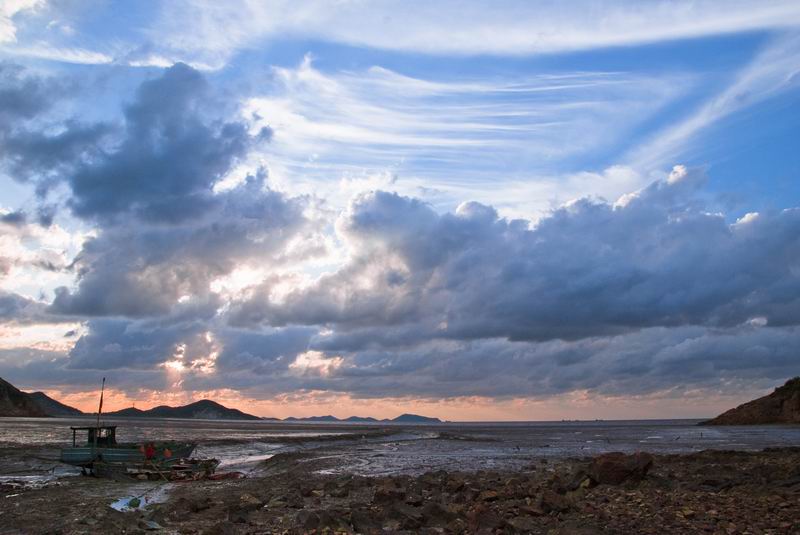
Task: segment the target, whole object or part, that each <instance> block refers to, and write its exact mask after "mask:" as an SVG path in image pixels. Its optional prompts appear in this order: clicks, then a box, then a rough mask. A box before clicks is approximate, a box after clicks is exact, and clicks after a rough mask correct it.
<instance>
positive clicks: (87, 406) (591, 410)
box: [44, 389, 761, 422]
mask: <svg viewBox="0 0 800 535" xmlns="http://www.w3.org/2000/svg"><path fill="white" fill-rule="evenodd" d="M44 392H45V393H46V394H47V395H48V396H50V397H52V398H53V399H56V400H58V401H60V402H62V403H65V404H67V405H70V406H72V407H75V408H77V409H79V410H81V411H83V412H86V413H89V414H92V413H96V412H97V405H98V401H99V392H97V391H83V392H64V391H60V390H44ZM758 395H761V393H759V392H753V393H741V395H737V396H730V395H706V396H704V395H703V394H702V393H701V392H697V393H695V394H692V395H691V396H684V397H669V396H668V395H664V394H661V395H650V396H636V397H626V398H622V397H609V396H598V395H592V394H589V393H587V392H572V393H569V394H562V395H559V396H553V397H550V398H547V399H531V398H515V399H506V400H497V399H492V398H485V397H461V398H451V399H444V400H432V399H412V398H373V399H362V398H353V397H351V396H349V395H346V394H331V393H325V392H310V393H302V394H287V395H282V396H277V397H274V398H271V399H254V398H249V397H246V396H243V395H242V394H241V393H239V392H236V391H234V390H229V389H223V390H210V391H195V392H189V391H177V392H167V393H165V392H159V391H144V390H143V391H140V392H139V395H138V396H136V397H131V396H129V395H128V394H127V393H125V392H122V391H119V390H114V389H108V390H106V392H105V396H104V402H103V412H113V411H117V410H120V409H124V408H129V407H132V406H135V407H136V408H139V409H142V410H147V409H151V408H153V407H156V406H159V405H171V406H180V405H186V404H188V403H192V402H194V401H199V400H201V399H211V400H213V401H216V402H218V403H220V404H222V405H224V406H225V407H229V408H235V409H239V410H241V411H243V412H246V413H249V414H253V415H255V416H261V417H273V418H286V417H289V416H295V417H300V418H303V417H309V416H323V415H328V414H330V415H333V416H336V417H337V418H347V417H348V416H362V417H365V416H371V417H373V418H377V419H383V418H389V419H391V418H394V417H396V416H399V415H400V414H403V413H413V414H419V415H423V416H430V417H436V418H440V419H442V420H448V421H456V422H458V421H461V422H468V421H560V420H595V419H604V420H627V419H631V420H634V419H635V420H640V419H660V418H665V419H667V418H707V417H712V416H715V415H716V414H719V413H721V412H724V411H725V410H727V409H729V408H731V407H733V406H736V405H738V404H739V403H741V402H742V401H746V400H749V399H752V398H753V397H757V396H758Z"/></svg>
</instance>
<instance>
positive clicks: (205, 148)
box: [68, 64, 263, 222]
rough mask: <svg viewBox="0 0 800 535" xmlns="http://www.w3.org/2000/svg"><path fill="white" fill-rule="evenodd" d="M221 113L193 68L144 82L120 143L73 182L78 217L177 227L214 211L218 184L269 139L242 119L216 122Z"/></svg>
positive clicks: (183, 67) (177, 69) (175, 69)
mask: <svg viewBox="0 0 800 535" xmlns="http://www.w3.org/2000/svg"><path fill="white" fill-rule="evenodd" d="M214 109H216V106H215V102H214V100H213V97H212V96H211V95H210V91H209V88H208V84H207V82H206V80H205V78H204V77H203V76H202V75H201V74H200V73H199V72H197V71H195V70H194V69H192V68H191V67H188V66H187V65H183V64H176V65H174V66H173V67H171V68H169V69H167V70H166V71H165V72H164V74H163V75H162V76H160V77H158V78H156V79H153V80H149V81H146V82H144V83H142V85H141V86H140V87H139V89H138V90H137V92H136V97H135V99H134V101H133V102H132V103H131V104H130V105H129V106H127V107H126V109H125V112H124V118H125V121H124V132H123V134H122V138H121V139H120V140H119V142H118V144H117V146H116V147H115V148H114V149H113V150H110V151H108V152H105V153H104V154H103V155H102V156H100V157H99V158H95V159H92V160H91V161H89V162H87V163H85V164H84V165H82V166H80V167H78V168H77V169H76V170H75V172H74V173H73V174H72V175H71V176H70V177H69V178H68V182H69V185H70V187H71V189H72V194H73V195H72V198H71V200H70V202H69V204H70V206H71V208H72V210H73V212H74V213H75V214H76V215H78V216H81V217H87V218H99V219H108V218H114V217H116V216H119V215H120V214H123V213H128V212H130V213H135V214H136V215H138V216H140V217H141V218H144V219H148V220H154V221H168V222H176V221H182V220H186V219H190V218H196V217H199V216H200V215H201V214H202V213H203V212H204V211H205V210H208V209H210V208H211V207H212V205H213V204H214V202H215V197H214V196H213V195H212V194H211V193H212V192H211V188H212V187H213V185H214V184H215V183H216V182H217V181H219V179H220V178H222V177H223V176H224V175H225V174H226V173H227V172H228V171H230V169H231V167H232V166H233V164H234V163H235V162H236V161H237V160H238V159H239V158H241V157H243V156H244V155H245V154H246V153H247V151H248V150H249V149H250V147H251V146H252V143H254V142H255V141H257V140H259V139H260V138H263V136H256V137H255V138H254V137H251V136H250V135H249V134H248V132H247V127H246V125H245V124H243V123H241V122H236V121H223V120H219V119H215V118H213V117H209V116H208V115H209V110H214Z"/></svg>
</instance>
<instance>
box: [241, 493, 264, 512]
mask: <svg viewBox="0 0 800 535" xmlns="http://www.w3.org/2000/svg"><path fill="white" fill-rule="evenodd" d="M239 503H240V504H241V506H242V508H244V509H248V510H254V509H258V508H259V507H261V500H259V499H258V498H256V497H255V496H253V495H252V494H247V493H245V494H242V495H241V496H239Z"/></svg>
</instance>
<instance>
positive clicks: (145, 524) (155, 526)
mask: <svg viewBox="0 0 800 535" xmlns="http://www.w3.org/2000/svg"><path fill="white" fill-rule="evenodd" d="M139 527H140V528H142V529H145V530H147V531H157V530H160V529H164V527H163V526H161V525H160V524H159V523H158V522H153V521H152V520H140V521H139Z"/></svg>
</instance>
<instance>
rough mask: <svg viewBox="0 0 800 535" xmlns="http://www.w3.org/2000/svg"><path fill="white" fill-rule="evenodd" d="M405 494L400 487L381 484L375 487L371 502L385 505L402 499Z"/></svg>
mask: <svg viewBox="0 0 800 535" xmlns="http://www.w3.org/2000/svg"><path fill="white" fill-rule="evenodd" d="M405 496H406V493H405V491H403V490H402V489H399V488H395V487H391V486H381V487H378V488H376V489H375V494H374V495H373V497H372V503H374V504H378V505H386V504H390V503H395V502H400V501H403V500H404V499H405Z"/></svg>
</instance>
